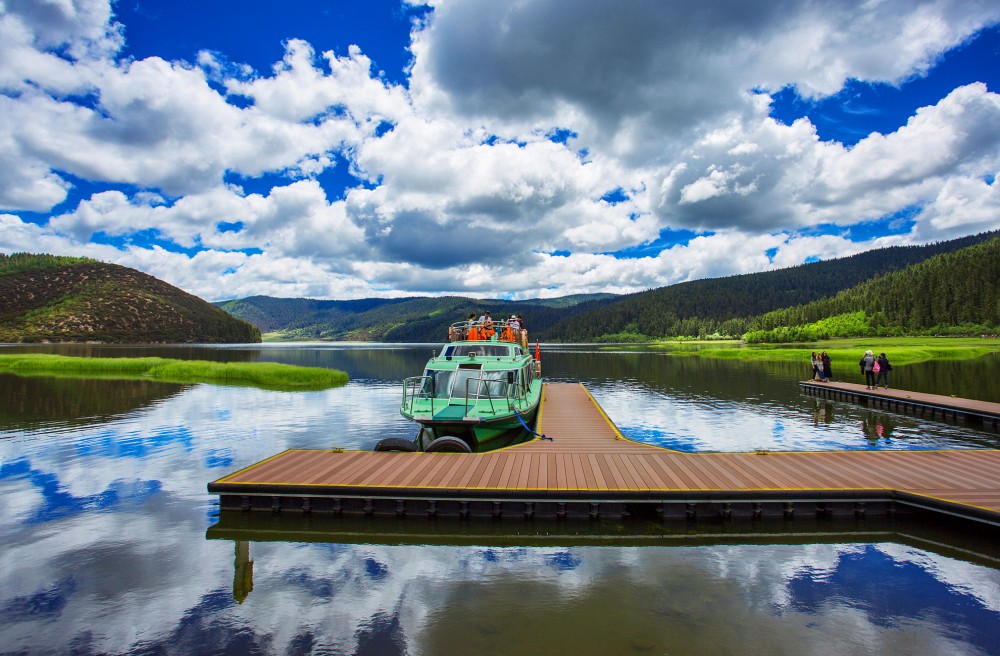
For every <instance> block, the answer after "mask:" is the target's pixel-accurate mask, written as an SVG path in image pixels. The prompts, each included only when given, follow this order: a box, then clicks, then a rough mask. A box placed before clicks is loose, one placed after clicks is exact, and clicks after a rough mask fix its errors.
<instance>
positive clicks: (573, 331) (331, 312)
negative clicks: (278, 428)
mask: <svg viewBox="0 0 1000 656" xmlns="http://www.w3.org/2000/svg"><path fill="white" fill-rule="evenodd" d="M998 235H1000V231H998V232H990V233H983V234H979V235H974V236H970V237H963V238H961V239H955V240H951V241H945V242H939V243H935V244H929V245H925V246H894V247H891V248H882V249H877V250H871V251H867V252H864V253H859V254H857V255H854V256H851V257H844V258H838V259H834V260H827V261H821V262H812V263H808V264H802V265H799V266H796V267H791V268H787V269H780V270H776V271H765V272H761V273H751V274H744V275H738V276H729V277H726V278H714V279H706V280H696V281H692V282H685V283H680V284H677V285H671V286H669V287H662V288H659V289H654V290H650V291H646V292H640V293H637V294H630V295H627V296H616V295H612V294H594V295H576V296H566V297H562V298H557V299H532V300H526V301H501V300H483V299H472V298H465V297H458V296H446V297H440V298H428V297H416V298H399V299H362V300H356V301H324V300H312V299H291V298H272V297H268V296H252V297H249V298H244V299H240V300H233V301H225V302H221V303H217V305H218V306H219V307H221V308H222V309H224V310H226V311H227V312H230V313H232V314H233V315H234V316H237V317H240V318H242V319H245V320H247V321H249V322H251V323H253V324H254V325H256V326H258V327H259V328H260V329H261V330H262V331H263V332H264V333H265V336H266V337H267V338H268V339H277V340H357V341H379V342H441V341H443V340H444V339H445V336H446V335H447V326H448V325H449V324H451V323H453V322H455V321H460V320H462V319H464V318H465V317H468V316H469V314H470V313H472V312H475V313H476V314H477V315H479V314H482V312H483V311H484V310H487V309H489V310H491V311H492V314H493V317H494V318H502V317H505V316H510V315H511V314H523V315H524V319H525V323H526V324H527V326H528V329H529V334H530V336H531V338H532V339H535V338H538V339H544V340H547V341H561V342H592V341H644V340H651V339H658V338H670V337H737V338H739V337H743V336H744V335H745V334H746V333H748V332H751V331H760V330H763V329H765V326H770V325H771V322H773V320H774V317H773V316H772V317H770V318H769V319H764V316H765V315H767V314H768V313H773V312H776V311H781V310H788V309H790V308H796V307H799V306H803V305H806V304H809V303H814V302H818V301H821V300H822V299H831V298H834V297H836V296H837V295H838V294H841V293H842V292H845V291H846V290H850V289H852V288H856V287H858V286H860V285H864V284H866V283H868V282H869V281H873V280H875V279H880V278H882V277H885V276H887V275H889V274H892V273H894V272H902V271H904V270H907V269H908V267H912V266H914V265H917V264H919V263H921V262H924V261H926V260H928V259H930V258H935V257H937V256H941V255H944V254H947V253H954V252H957V251H961V250H962V249H967V248H970V247H973V246H975V245H977V244H982V243H985V242H989V241H991V240H994V239H995V238H997V237H998ZM953 275H954V276H961V275H965V273H962V272H959V271H954V273H953ZM997 277H998V278H1000V274H998V276H997ZM980 288H982V289H985V290H989V289H990V286H989V285H988V284H983V285H980ZM887 293H889V292H887ZM993 299H994V303H995V302H996V301H995V296H994V297H993ZM984 302H986V301H984ZM817 307H818V306H817ZM858 309H860V308H858ZM872 312H873V313H875V312H877V310H872ZM967 314H968V313H967ZM979 314H982V317H980V318H982V319H983V320H984V321H986V322H987V323H988V321H989V317H988V316H987V315H988V313H979ZM979 314H977V317H978V316H979ZM782 316H787V318H788V320H789V321H791V320H793V319H794V317H795V316H796V315H794V314H788V315H782ZM804 316H805V315H803V317H804ZM810 316H812V315H810ZM949 320H950V319H948V318H947V317H945V316H944V315H942V316H941V319H940V321H943V322H945V323H947V322H948V321H949ZM809 321H816V319H814V318H813V319H809ZM875 321H876V324H878V326H880V327H881V328H880V329H881V330H883V331H887V330H890V329H892V330H895V331H896V332H905V331H919V330H929V328H928V327H927V325H925V324H926V322H925V323H921V324H920V326H917V325H916V324H912V323H911V324H907V323H905V322H902V321H901V320H900V321H897V322H895V323H894V322H893V320H892V319H887V318H886V317H884V316H882V317H879V316H876V317H875ZM966 323H968V322H967V321H966ZM973 323H983V322H982V321H977V322H973ZM932 324H933V321H932ZM892 326H895V328H892ZM772 327H773V326H772Z"/></svg>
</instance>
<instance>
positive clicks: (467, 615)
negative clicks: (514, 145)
mask: <svg viewBox="0 0 1000 656" xmlns="http://www.w3.org/2000/svg"><path fill="white" fill-rule="evenodd" d="M431 349H432V347H431V346H429V345H418V346H413V345H398V346H392V345H344V344H334V345H331V344H321V345H294V346H289V345H280V346H278V345H274V346H272V345H265V346H263V347H261V346H255V347H229V348H220V347H205V348H197V347H177V348H169V347H163V348H158V349H138V348H134V347H120V348H115V347H89V346H79V347H37V348H34V349H25V348H20V347H18V348H15V347H10V348H8V349H6V351H7V352H10V351H14V350H35V351H41V350H47V351H53V352H61V353H68V354H78V355H90V354H95V355H96V354H99V355H148V354H159V355H166V356H169V357H183V358H200V359H218V360H268V361H280V362H289V363H294V364H304V365H311V366H324V367H334V368H338V369H343V370H345V371H347V372H348V373H349V374H350V376H351V383H350V384H349V385H347V386H346V387H343V388H340V389H334V390H328V391H324V392H304V393H281V392H267V391H261V390H254V389H245V388H231V387H219V386H212V385H186V386H185V385H171V384H161V383H150V382H141V383H140V382H121V381H105V380H100V381H94V380H91V381H77V380H67V379H50V378H16V377H11V376H0V544H2V547H3V548H2V550H0V653H4V654H6V653H70V652H72V653H81V654H90V653H101V654H105V653H113V654H120V653H171V654H190V653H206V654H209V653H231V654H244V653H264V654H306V653H329V654H412V655H416V654H428V655H436V654H474V653H478V654H535V653H537V654H748V653H750V654H997V653H1000V550H998V549H997V546H996V542H997V540H996V536H997V534H996V533H995V532H987V531H985V530H984V529H975V530H971V531H970V530H969V529H967V528H965V527H963V526H948V527H942V526H940V525H939V524H936V523H934V524H925V523H923V522H919V521H917V520H906V521H897V522H896V523H895V525H893V524H886V523H884V522H882V523H879V522H876V521H874V520H867V521H862V522H854V521H851V522H849V523H843V522H835V523H834V522H828V523H816V522H812V523H809V522H807V521H805V520H801V519H798V518H797V519H796V520H794V521H793V522H789V523H787V524H786V523H784V522H777V521H769V522H763V523H759V524H750V523H747V524H745V525H741V524H739V523H737V524H719V525H711V524H697V525H693V526H691V527H688V526H686V525H683V526H675V525H667V526H662V525H658V524H654V525H650V524H645V523H640V522H626V523H614V522H605V521H602V522H594V523H591V522H586V521H584V522H580V523H575V522H558V523H556V522H553V523H545V522H534V523H529V524H525V523H523V522H520V521H518V522H509V521H501V522H490V521H482V522H458V521H447V520H436V521H430V522H428V521H422V520H416V521H406V522H402V523H397V522H387V521H380V522H365V521H355V520H336V519H330V518H319V517H317V518H312V519H309V520H302V519H299V518H295V517H283V516H279V517H273V516H271V515H269V514H267V515H258V514H254V515H253V516H249V517H248V516H245V515H242V514H239V513H237V514H236V515H235V516H233V515H230V514H228V513H227V514H226V515H225V516H223V517H220V516H219V513H218V510H217V506H216V504H215V502H216V499H215V497H213V496H210V495H208V494H207V493H206V491H205V486H206V484H207V483H208V482H209V481H211V480H214V479H216V478H219V477H221V476H223V475H224V474H226V473H229V472H231V471H233V470H235V469H238V468H240V467H243V466H246V465H248V464H251V463H253V462H256V461H258V460H261V459H263V458H266V457H268V456H270V455H273V454H275V453H277V452H279V451H281V450H283V449H286V448H328V447H332V446H340V447H344V448H348V449H369V448H371V447H372V446H373V445H374V444H375V442H376V441H378V439H380V438H382V437H386V436H400V437H412V436H413V434H414V432H415V431H414V430H413V427H412V426H411V425H410V424H408V423H407V422H405V421H404V420H403V419H402V418H401V417H400V416H399V414H398V404H399V400H400V396H401V390H400V386H399V383H400V381H401V380H402V378H404V377H406V376H410V375H415V374H416V373H418V372H419V371H420V370H421V369H422V366H423V364H424V362H425V361H426V359H427V357H428V356H429V354H430V352H431ZM998 364H1000V361H998V359H997V358H996V357H992V358H986V359H982V360H977V361H974V362H966V363H943V362H941V363H932V364H928V365H921V366H914V367H896V369H895V371H894V372H893V376H894V380H893V381H892V382H893V385H894V386H898V387H902V388H907V389H914V390H920V391H931V392H937V393H946V394H956V395H958V396H967V397H972V398H981V399H984V400H991V401H1000V390H998V388H997V385H998V383H997V380H996V378H997V377H996V375H995V372H996V370H997V365H998ZM835 365H836V363H835ZM802 369H803V367H796V366H794V365H764V364H748V363H742V362H725V361H717V360H704V359H700V358H694V357H685V356H682V355H670V354H663V353H635V352H627V353H625V352H622V353H616V352H609V351H600V350H596V349H593V348H589V347H587V348H584V347H560V348H555V347H553V348H549V349H544V350H543V373H544V375H545V376H546V378H547V379H549V380H561V381H580V382H584V383H585V384H586V385H587V387H588V389H590V390H591V392H592V393H593V394H594V395H595V397H596V398H597V399H598V400H599V401H600V403H601V404H602V406H603V407H604V408H605V410H606V411H607V412H608V414H609V415H610V416H611V418H612V419H613V420H614V421H615V422H616V423H617V424H618V426H619V427H620V428H621V429H622V431H623V432H624V433H625V434H626V435H627V436H629V437H631V438H633V439H637V440H642V441H647V442H650V443H655V444H659V445H663V446H668V447H671V448H677V449H684V450H724V451H733V450H740V451H742V450H749V449H759V448H766V449H803V450H805V449H810V450H811V449H873V448H874V449H920V448H975V447H990V448H997V447H998V446H1000V439H998V438H1000V436H998V434H997V433H996V432H993V431H990V430H985V431H984V430H982V429H976V428H975V427H967V426H963V425H961V424H948V423H941V422H931V421H926V420H921V419H919V418H913V417H908V416H905V415H896V414H892V413H886V412H879V411H868V410H866V409H863V408H859V407H855V406H852V405H850V404H844V403H832V402H828V401H817V400H815V399H812V398H810V397H806V396H804V395H802V394H800V392H799V389H798V385H797V381H798V380H799V379H800V378H801V377H803V375H804V373H803V371H802ZM844 371H845V373H848V374H853V373H854V371H853V368H851V367H845V368H844ZM556 437H557V436H556Z"/></svg>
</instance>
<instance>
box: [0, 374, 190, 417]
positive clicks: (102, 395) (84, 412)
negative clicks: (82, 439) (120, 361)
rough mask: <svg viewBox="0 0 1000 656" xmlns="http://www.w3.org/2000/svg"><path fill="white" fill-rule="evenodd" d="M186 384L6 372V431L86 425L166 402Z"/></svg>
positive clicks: (0, 395) (1, 394) (2, 377)
mask: <svg viewBox="0 0 1000 656" xmlns="http://www.w3.org/2000/svg"><path fill="white" fill-rule="evenodd" d="M184 389H185V386H183V385H176V384H172V383H160V382H154V381H143V380H139V381H135V380H130V381H125V380H107V379H103V380H95V379H81V378H56V377H51V376H42V377H22V376H15V375H13V374H0V399H2V400H3V403H0V430H5V429H15V428H17V429H26V428H41V427H43V426H49V427H52V426H54V425H64V426H83V425H86V424H99V423H103V422H107V421H111V420H113V419H115V418H116V417H120V416H122V415H126V414H128V413H131V412H135V411H136V410H139V409H141V408H146V407H149V406H152V405H155V404H157V403H160V402H162V401H164V400H166V399H169V398H170V397H172V396H174V395H176V394H179V393H180V392H181V391H182V390H184Z"/></svg>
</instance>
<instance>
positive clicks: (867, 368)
mask: <svg viewBox="0 0 1000 656" xmlns="http://www.w3.org/2000/svg"><path fill="white" fill-rule="evenodd" d="M858 366H859V367H861V373H862V374H863V375H864V377H865V389H876V388H877V387H878V386H879V383H882V387H883V388H885V389H889V372H890V371H892V365H891V364H889V358H887V357H885V353H879V354H878V357H875V354H874V353H872V351H871V349H869V350H867V351H865V354H864V356H862V358H861V360H860V361H858Z"/></svg>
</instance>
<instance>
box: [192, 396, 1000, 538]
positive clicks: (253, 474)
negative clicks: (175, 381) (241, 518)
mask: <svg viewBox="0 0 1000 656" xmlns="http://www.w3.org/2000/svg"><path fill="white" fill-rule="evenodd" d="M827 385H829V383H828V384H827ZM953 400H954V399H953ZM994 405H996V404H994ZM537 430H538V432H540V433H544V434H546V435H547V436H549V437H551V438H552V440H541V439H536V440H534V441H531V442H527V443H525V444H521V445H518V446H514V447H509V448H506V449H500V450H497V451H492V452H488V453H482V454H457V453H394V452H372V451H343V450H340V449H333V450H288V451H284V452H282V453H279V454H277V455H275V456H273V457H271V458H268V459H267V460H264V461H262V462H259V463H257V464H254V465H251V466H249V467H247V468H245V469H242V470H240V471H238V472H235V473H233V474H230V475H228V476H225V477H223V478H221V479H219V480H217V481H214V482H212V483H209V485H208V491H209V492H211V493H213V494H218V495H219V496H220V505H221V507H222V509H224V510H225V509H243V510H268V511H275V512H278V511H280V512H305V513H309V512H314V513H333V514H346V515H374V516H380V515H381V516H385V515H388V516H398V517H403V516H405V517H427V516H436V515H456V516H459V517H468V516H485V517H494V518H499V517H503V518H508V517H516V518H525V519H530V518H534V517H554V518H562V517H588V516H589V517H592V518H596V517H601V516H624V515H628V514H633V513H639V512H650V513H651V512H653V511H655V512H657V513H659V514H660V515H661V516H663V517H665V518H669V517H678V518H685V517H686V518H688V519H695V518H699V517H720V516H721V517H732V516H734V515H743V516H752V517H768V516H777V517H784V518H792V517H794V516H795V515H803V514H806V515H814V514H819V515H830V514H837V515H839V514H854V515H856V516H865V515H866V514H879V515H882V514H891V513H893V512H896V511H900V510H906V509H907V508H914V507H915V508H922V509H928V510H934V511H938V512H944V513H948V514H951V515H955V516H958V517H962V518H966V519H973V520H978V521H981V522H987V523H989V524H994V525H1000V450H971V449H970V450H941V451H827V452H765V451H759V452H754V453H681V452H677V451H670V450H667V449H662V448H659V447H654V446H649V445H644V444H640V443H637V442H632V441H630V440H628V439H626V438H625V437H624V436H623V435H622V434H621V433H620V432H619V431H618V429H617V428H616V427H615V426H614V424H613V423H612V422H611V420H610V419H609V418H608V417H607V416H606V415H605V414H604V411H603V410H602V409H601V408H600V406H599V405H598V404H597V402H596V401H595V400H594V398H593V397H592V396H591V395H590V393H589V392H588V391H587V390H586V388H584V387H583V386H582V385H578V384H570V383H547V384H546V385H545V388H544V392H543V398H542V407H541V410H540V411H539V418H538V426H537Z"/></svg>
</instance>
